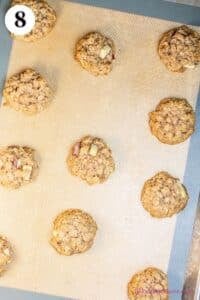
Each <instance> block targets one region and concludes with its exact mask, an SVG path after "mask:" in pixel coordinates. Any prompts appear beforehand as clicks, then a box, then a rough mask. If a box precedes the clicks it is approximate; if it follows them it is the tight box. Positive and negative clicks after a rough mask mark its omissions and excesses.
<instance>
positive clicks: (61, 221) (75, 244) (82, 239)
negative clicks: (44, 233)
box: [50, 209, 97, 255]
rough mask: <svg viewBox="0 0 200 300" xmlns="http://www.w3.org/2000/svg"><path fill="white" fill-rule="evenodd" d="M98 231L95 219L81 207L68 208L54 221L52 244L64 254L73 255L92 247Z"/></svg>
mask: <svg viewBox="0 0 200 300" xmlns="http://www.w3.org/2000/svg"><path fill="white" fill-rule="evenodd" d="M96 231H97V224H96V222H95V221H94V219H93V218H92V217H91V216H90V215H89V214H88V213H86V212H84V211H82V210H80V209H68V210H66V211H64V212H62V213H61V214H59V215H58V216H57V218H56V219H55V221H54V226H53V231H52V237H51V241H50V242H51V245H52V246H53V247H54V248H55V249H56V251H57V252H58V253H60V254H62V255H73V254H77V253H82V252H85V251H87V250H88V249H89V248H91V247H92V244H93V242H94V238H95V235H96Z"/></svg>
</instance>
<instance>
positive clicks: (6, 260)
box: [0, 235, 14, 276]
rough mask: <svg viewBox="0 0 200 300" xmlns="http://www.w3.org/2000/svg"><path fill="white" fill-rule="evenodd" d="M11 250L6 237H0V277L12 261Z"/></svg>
mask: <svg viewBox="0 0 200 300" xmlns="http://www.w3.org/2000/svg"><path fill="white" fill-rule="evenodd" d="M13 256H14V254H13V249H12V247H11V244H10V242H9V241H8V240H7V238H6V237H4V236H2V235H0V276H1V275H2V274H3V273H4V272H5V271H6V270H7V268H8V266H9V265H10V263H11V262H12V261H13Z"/></svg>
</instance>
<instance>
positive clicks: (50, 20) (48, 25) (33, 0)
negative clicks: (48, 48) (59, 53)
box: [12, 0, 56, 42]
mask: <svg viewBox="0 0 200 300" xmlns="http://www.w3.org/2000/svg"><path fill="white" fill-rule="evenodd" d="M17 4H20V5H26V6H28V7H29V8H31V9H32V10H33V12H34V14H35V26H34V28H33V30H32V31H31V32H30V33H28V34H26V35H24V36H14V35H13V36H14V37H15V38H17V39H20V40H23V41H25V42H35V41H37V40H39V39H42V38H44V37H45V36H46V35H48V34H49V33H50V32H51V31H52V29H53V28H54V26H55V23H56V13H55V11H54V9H53V8H52V7H51V6H50V5H49V4H48V3H47V1H45V0H13V1H12V5H17Z"/></svg>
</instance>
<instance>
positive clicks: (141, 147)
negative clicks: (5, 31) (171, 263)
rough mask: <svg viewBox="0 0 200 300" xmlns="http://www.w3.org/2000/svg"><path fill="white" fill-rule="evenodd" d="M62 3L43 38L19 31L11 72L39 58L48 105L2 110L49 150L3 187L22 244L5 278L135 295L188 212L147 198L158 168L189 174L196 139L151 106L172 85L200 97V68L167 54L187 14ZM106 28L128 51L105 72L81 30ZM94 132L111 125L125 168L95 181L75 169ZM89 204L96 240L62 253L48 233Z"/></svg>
mask: <svg viewBox="0 0 200 300" xmlns="http://www.w3.org/2000/svg"><path fill="white" fill-rule="evenodd" d="M51 3H52V5H53V6H54V7H55V8H56V10H57V13H58V22H57V25H56V28H55V29H54V30H53V32H52V33H51V34H50V35H49V36H48V37H47V38H45V39H43V40H41V41H39V42H36V43H30V44H28V43H24V42H19V41H15V42H14V45H13V49H12V55H11V58H10V65H9V71H8V76H9V75H11V74H13V73H16V72H18V71H20V70H22V69H24V68H26V67H32V68H35V69H36V70H37V71H39V72H40V73H41V74H42V75H43V76H45V77H46V78H47V80H48V81H49V83H50V84H51V86H52V87H53V88H54V90H55V98H54V101H53V104H52V105H51V106H50V107H49V109H48V110H47V111H44V112H43V113H41V114H39V115H37V116H33V117H26V116H24V115H23V114H20V113H17V112H15V111H12V110H10V109H8V108H4V107H2V108H1V111H0V127H1V135H0V144H1V145H2V146H3V145H7V144H22V145H29V146H32V147H34V148H35V149H36V150H37V152H38V154H39V156H40V161H41V167H40V174H39V176H38V178H37V180H36V181H35V182H34V183H32V184H30V185H27V186H25V187H24V188H22V189H20V190H17V191H7V190H5V189H3V188H0V207H1V209H0V231H1V233H3V234H5V235H7V236H8V237H9V239H10V240H11V241H12V243H13V244H14V246H15V249H16V259H15V263H14V264H13V265H12V267H11V268H10V269H9V271H8V272H7V273H6V274H5V276H4V277H2V278H1V285H2V286H8V287H17V288H22V289H26V290H32V291H37V292H44V293H48V294H55V295H61V296H65V297H67V296H68V297H73V298H78V299H81V300H125V299H127V295H126V285H127V282H128V281H129V279H130V277H131V276H132V274H133V273H135V272H137V271H138V270H140V269H143V268H145V267H147V266H149V265H153V266H156V267H158V268H161V269H162V270H163V271H167V266H168V260H169V255H170V249H171V243H172V238H173V233H174V226H175V221H176V217H172V218H170V219H164V220H156V219H154V218H151V217H150V216H149V214H148V213H146V211H145V210H144V209H143V208H142V206H141V203H140V192H141V188H142V186H143V183H144V181H145V180H146V179H148V178H149V177H151V176H153V175H154V174H155V173H156V172H158V171H161V170H166V171H168V172H169V173H171V174H172V175H174V176H177V177H179V178H180V179H182V178H183V174H184V169H185V162H186V158H187V151H188V145H189V141H186V142H184V143H182V144H179V145H176V146H168V145H164V144H161V143H160V142H158V141H157V140H156V138H154V137H153V136H152V135H151V133H150V131H149V127H148V113H149V112H150V111H151V110H153V109H154V108H155V106H156V105H157V103H158V102H159V101H160V100H161V99H162V98H164V97H168V96H177V97H185V98H187V99H188V101H189V102H190V103H191V104H192V105H193V107H195V101H196V97H197V91H198V84H199V75H200V72H199V69H197V70H188V71H187V72H185V73H183V74H173V73H170V72H168V71H167V70H166V68H165V66H164V65H163V64H162V63H161V62H160V60H159V58H158V55H157V52H156V48H157V42H158V39H159V37H160V35H161V34H162V33H163V32H164V31H166V30H168V29H170V28H172V27H174V26H176V25H177V24H176V23H172V22H168V21H162V20H157V19H151V18H148V17H142V16H135V15H131V14H125V13H120V12H116V11H111V10H104V9H99V8H92V7H88V6H82V5H78V4H72V3H68V2H63V1H61V2H60V1H51ZM93 30H99V31H101V32H102V33H104V34H106V35H108V36H110V37H112V38H113V40H114V42H115V44H116V48H117V59H116V63H115V65H114V68H113V71H112V73H110V74H109V76H107V77H97V78H96V77H93V76H92V75H90V74H89V73H87V72H86V71H84V70H82V69H81V68H80V66H79V65H78V64H77V62H76V61H74V59H73V49H74V45H75V42H76V41H77V39H78V38H79V37H81V36H82V35H84V34H85V33H87V32H88V31H93ZM85 134H92V135H95V136H99V137H102V138H103V139H104V140H105V141H106V142H107V143H108V145H109V146H110V147H111V149H112V151H113V156H114V158H115V161H116V171H115V173H114V174H113V175H112V176H111V177H110V178H109V180H108V181H107V182H106V183H104V184H102V185H96V186H92V187H91V186H88V185H86V184H85V183H84V182H82V181H81V180H79V179H78V178H76V177H72V176H71V175H70V173H69V172H68V170H67V168H66V164H65V159H66V156H67V153H68V151H69V148H70V146H71V144H72V143H73V142H74V141H75V140H76V139H78V138H80V137H82V136H83V135H85ZM68 208H81V209H83V210H85V211H87V212H89V213H91V215H92V216H93V217H94V218H95V220H96V222H97V224H98V227H99V230H98V233H97V237H96V240H95V243H94V246H93V247H92V248H91V250H89V251H88V252H86V253H84V254H81V255H76V256H72V257H65V256H60V255H58V254H57V253H56V252H55V250H54V249H53V248H52V247H51V246H50V245H49V244H48V240H49V236H50V230H51V225H52V221H53V219H54V217H55V216H56V215H57V214H58V213H60V212H61V211H62V210H65V209H68Z"/></svg>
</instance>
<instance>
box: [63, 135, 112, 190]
mask: <svg viewBox="0 0 200 300" xmlns="http://www.w3.org/2000/svg"><path fill="white" fill-rule="evenodd" d="M67 164H68V167H69V170H70V172H71V174H72V175H74V176H78V177H80V178H81V179H82V180H85V181H86V182H87V183H88V184H96V183H102V182H104V181H106V180H107V179H108V177H109V176H110V174H111V173H112V172H113V171H114V169H115V163H114V160H113V157H112V152H111V150H110V149H109V148H108V146H107V145H106V143H105V142H104V141H103V140H102V139H100V138H97V137H93V136H85V137H84V138H82V139H81V140H80V141H78V142H76V143H75V144H74V145H73V147H72V149H71V151H70V154H69V156H68V159H67Z"/></svg>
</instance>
